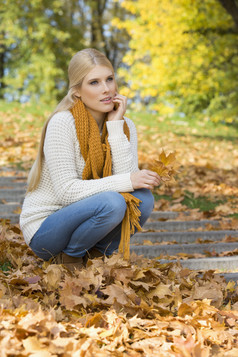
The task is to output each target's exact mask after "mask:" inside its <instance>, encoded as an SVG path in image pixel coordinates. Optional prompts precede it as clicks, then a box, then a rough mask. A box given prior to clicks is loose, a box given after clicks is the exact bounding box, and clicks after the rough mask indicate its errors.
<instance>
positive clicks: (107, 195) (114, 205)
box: [103, 192, 126, 224]
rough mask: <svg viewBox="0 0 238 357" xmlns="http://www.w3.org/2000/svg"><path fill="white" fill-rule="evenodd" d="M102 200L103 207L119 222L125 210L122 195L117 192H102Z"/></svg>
mask: <svg viewBox="0 0 238 357" xmlns="http://www.w3.org/2000/svg"><path fill="white" fill-rule="evenodd" d="M103 200H104V208H105V209H106V211H107V212H108V214H110V216H111V217H114V219H115V220H116V221H117V222H118V224H119V223H120V222H121V221H122V220H123V218H124V215H125V212H126V202H125V199H124V197H123V196H122V195H121V194H120V193H118V192H104V194H103Z"/></svg>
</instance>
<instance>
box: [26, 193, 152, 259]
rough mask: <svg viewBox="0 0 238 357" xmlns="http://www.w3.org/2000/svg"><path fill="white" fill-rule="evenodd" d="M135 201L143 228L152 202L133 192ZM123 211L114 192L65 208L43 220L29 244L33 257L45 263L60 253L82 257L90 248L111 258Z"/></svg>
mask: <svg viewBox="0 0 238 357" xmlns="http://www.w3.org/2000/svg"><path fill="white" fill-rule="evenodd" d="M132 195H134V196H135V197H137V198H139V199H140V200H141V201H142V202H141V203H140V206H139V209H140V211H141V217H140V224H141V226H143V224H144V223H145V221H146V220H147V218H148V217H149V216H150V213H151V211H152V209H153V205H154V198H153V195H152V193H151V192H150V191H149V190H147V189H140V190H135V191H134V192H132ZM125 211H126V203H125V200H124V198H123V196H122V195H121V194H120V193H117V192H111V191H110V192H102V193H98V194H95V195H93V196H91V197H89V198H85V199H83V200H81V201H78V202H75V203H73V204H71V205H69V206H66V207H64V208H62V209H60V210H58V211H56V212H54V213H52V214H51V215H50V216H49V217H47V218H46V219H45V221H44V222H43V223H42V225H41V226H40V228H39V230H38V231H37V232H36V233H35V235H34V237H33V238H32V240H31V242H30V247H31V249H32V250H33V251H34V253H35V254H36V255H38V256H39V257H40V258H42V259H44V260H49V259H50V258H51V257H53V256H56V255H57V254H59V253H60V252H61V251H63V252H64V253H66V254H68V255H70V256H74V257H83V256H84V255H85V254H86V252H87V251H88V250H89V249H90V248H92V247H94V248H96V249H97V250H99V251H100V252H101V253H103V254H106V255H111V254H112V253H113V252H114V251H115V250H116V249H117V248H118V246H119V243H120V238H121V222H122V220H123V218H124V215H125Z"/></svg>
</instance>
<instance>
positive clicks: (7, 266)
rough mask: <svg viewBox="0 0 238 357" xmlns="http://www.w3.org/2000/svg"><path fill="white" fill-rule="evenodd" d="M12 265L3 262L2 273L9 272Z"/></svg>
mask: <svg viewBox="0 0 238 357" xmlns="http://www.w3.org/2000/svg"><path fill="white" fill-rule="evenodd" d="M11 266H12V265H11V263H10V262H8V261H7V262H2V263H0V270H2V271H8V270H10V268H11Z"/></svg>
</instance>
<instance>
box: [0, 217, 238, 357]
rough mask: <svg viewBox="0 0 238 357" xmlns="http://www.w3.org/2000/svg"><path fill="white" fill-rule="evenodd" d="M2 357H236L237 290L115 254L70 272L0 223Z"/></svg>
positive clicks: (212, 278) (208, 277)
mask: <svg viewBox="0 0 238 357" xmlns="http://www.w3.org/2000/svg"><path fill="white" fill-rule="evenodd" d="M0 244H1V252H2V254H1V259H3V260H4V261H9V262H10V263H11V266H12V268H11V269H10V270H6V271H0V306H1V314H0V346H1V356H3V357H4V356H34V357H36V356H39V357H45V356H46V357H48V356H65V357H71V356H73V357H74V356H75V357H76V356H85V357H91V356H118V357H120V356H133V357H136V356H161V357H163V356H184V357H188V356H194V357H195V356H196V357H198V356H202V357H206V356H220V357H222V356H237V354H238V344H237V338H238V287H237V286H235V283H234V282H230V283H226V282H225V280H224V278H222V277H221V276H218V275H214V272H213V271H207V272H205V273H203V274H199V273H198V272H193V271H190V270H189V269H184V268H182V267H181V266H180V265H174V264H164V265H161V264H159V263H158V261H156V260H150V259H145V258H143V257H138V256H135V255H132V256H131V258H130V260H129V261H125V260H123V259H122V258H121V257H120V256H119V255H118V254H115V255H113V256H112V257H111V258H105V260H104V261H103V260H102V259H100V258H99V259H94V260H92V261H90V260H89V261H88V264H87V267H86V269H82V270H80V271H75V272H74V273H71V272H70V271H68V270H67V269H66V268H65V267H64V266H61V265H53V264H49V263H46V262H43V261H42V260H40V259H38V258H36V256H35V255H34V254H33V253H32V252H31V250H29V249H28V247H27V246H26V245H25V244H24V243H23V240H22V236H21V233H20V231H19V229H18V228H17V226H11V225H9V224H6V223H5V225H2V226H1V239H0Z"/></svg>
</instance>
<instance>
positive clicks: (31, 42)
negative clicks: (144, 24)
mask: <svg viewBox="0 0 238 357" xmlns="http://www.w3.org/2000/svg"><path fill="white" fill-rule="evenodd" d="M125 12H126V10H125V9H124V8H121V7H120V6H119V5H118V3H117V2H114V1H113V0H99V1H95V0H53V1H51V2H49V1H48V0H15V1H14V2H13V1H12V0H0V98H3V97H5V98H9V99H10V100H12V99H13V100H29V99H31V100H32V99H33V100H36V101H38V100H41V101H44V102H52V101H55V100H58V99H60V98H61V97H62V96H63V95H64V94H65V90H66V88H67V83H66V77H67V67H68V62H69V60H70V58H71V57H72V55H73V54H74V53H76V52H77V51H79V50H80V49H82V48H84V47H95V48H98V49H99V50H101V51H103V52H104V53H105V54H106V55H107V56H108V57H109V58H110V60H111V61H112V63H113V65H114V66H115V67H117V66H118V64H119V62H120V61H121V59H122V56H123V55H124V53H125V51H126V49H127V44H128V38H129V37H128V33H127V32H126V31H125V30H118V29H117V28H115V27H112V25H111V19H112V18H113V17H114V16H115V13H117V15H118V16H119V17H121V16H123V14H124V13H125Z"/></svg>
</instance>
